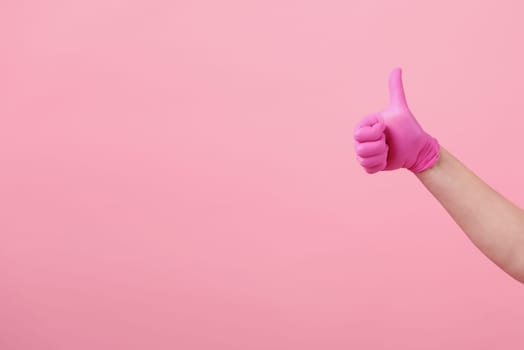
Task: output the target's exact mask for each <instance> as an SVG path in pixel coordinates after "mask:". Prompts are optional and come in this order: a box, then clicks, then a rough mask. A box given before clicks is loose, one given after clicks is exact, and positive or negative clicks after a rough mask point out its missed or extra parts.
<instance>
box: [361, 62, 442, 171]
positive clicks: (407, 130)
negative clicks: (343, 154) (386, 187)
mask: <svg viewBox="0 0 524 350" xmlns="http://www.w3.org/2000/svg"><path fill="white" fill-rule="evenodd" d="M389 93H390V104H389V107H388V108H387V109H386V110H385V111H383V112H380V113H374V114H370V115H367V116H366V117H364V118H362V120H361V121H360V122H359V123H358V124H357V126H356V127H355V131H354V138H355V151H356V153H357V160H358V162H359V163H360V165H361V166H362V167H363V168H364V169H365V170H366V172H368V173H370V174H373V173H376V172H378V171H381V170H395V169H399V168H406V169H409V170H410V171H412V172H414V173H419V172H421V171H424V170H426V169H428V168H430V167H431V166H432V165H433V164H435V162H436V161H437V160H438V158H439V155H440V146H439V143H438V141H437V140H436V139H435V138H433V137H432V136H431V135H429V134H428V133H426V132H425V131H424V130H423V129H422V127H421V126H420V125H419V123H418V122H417V120H416V119H415V117H414V116H413V114H412V113H411V112H410V110H409V108H408V104H407V102H406V97H405V95H404V88H403V86H402V71H401V69H400V68H396V69H394V70H393V71H392V72H391V74H390V76H389Z"/></svg>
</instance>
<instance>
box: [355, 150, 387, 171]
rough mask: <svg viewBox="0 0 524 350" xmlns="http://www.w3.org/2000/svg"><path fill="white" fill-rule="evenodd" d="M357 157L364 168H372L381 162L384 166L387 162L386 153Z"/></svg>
mask: <svg viewBox="0 0 524 350" xmlns="http://www.w3.org/2000/svg"><path fill="white" fill-rule="evenodd" d="M357 159H358V162H359V163H360V165H362V166H363V167H364V168H373V167H376V166H378V165H381V164H383V165H384V167H385V166H386V162H387V153H381V154H377V155H374V156H371V157H361V156H358V157H357Z"/></svg>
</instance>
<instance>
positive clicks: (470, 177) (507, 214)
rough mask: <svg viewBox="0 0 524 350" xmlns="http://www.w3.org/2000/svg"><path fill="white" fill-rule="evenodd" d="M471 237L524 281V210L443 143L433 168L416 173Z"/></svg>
mask: <svg viewBox="0 0 524 350" xmlns="http://www.w3.org/2000/svg"><path fill="white" fill-rule="evenodd" d="M416 176H417V178H418V179H419V180H420V181H421V182H422V184H423V185H424V186H425V187H426V188H427V189H428V190H429V191H430V192H431V193H432V194H433V196H435V198H436V199H437V200H438V201H439V202H440V203H441V204H442V206H443V207H444V208H445V209H446V211H447V212H448V213H449V214H450V215H451V217H452V218H453V219H454V220H455V222H456V223H457V224H458V225H459V226H460V227H461V228H462V230H463V231H464V232H465V233H466V234H467V236H468V237H469V238H470V240H471V241H472V242H473V243H474V244H475V245H476V246H477V247H478V248H479V249H480V250H481V251H482V252H483V253H484V254H485V255H486V256H487V257H488V258H490V259H491V260H492V261H493V262H494V263H495V264H497V265H498V266H499V267H501V268H502V269H503V270H504V271H506V272H507V273H508V274H509V275H511V276H512V277H513V278H515V279H517V280H519V281H520V282H523V283H524V211H523V210H521V209H520V208H518V207H517V206H515V205H514V204H513V203H511V202H510V201H509V200H507V199H506V198H504V197H503V196H502V195H501V194H499V193H498V192H496V191H495V190H494V189H492V188H491V187H490V186H488V185H487V184H486V183H485V182H484V181H482V180H481V179H480V178H479V177H478V176H476V175H475V174H474V173H473V172H472V171H471V170H469V169H468V168H466V167H465V166H464V165H463V164H462V163H461V162H460V161H459V160H458V159H457V158H455V157H454V156H453V155H452V154H451V153H449V152H448V151H447V150H446V149H445V148H444V147H441V151H440V158H439V160H438V161H437V162H436V163H435V165H434V166H433V167H431V168H430V169H428V170H426V171H423V172H421V173H418V174H416Z"/></svg>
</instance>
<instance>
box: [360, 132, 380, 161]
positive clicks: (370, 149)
mask: <svg viewBox="0 0 524 350" xmlns="http://www.w3.org/2000/svg"><path fill="white" fill-rule="evenodd" d="M355 150H356V153H357V154H358V155H359V156H361V157H371V156H374V155H377V154H382V153H385V152H387V150H388V145H387V143H386V135H385V134H384V133H382V137H381V138H380V139H379V140H378V141H369V142H355Z"/></svg>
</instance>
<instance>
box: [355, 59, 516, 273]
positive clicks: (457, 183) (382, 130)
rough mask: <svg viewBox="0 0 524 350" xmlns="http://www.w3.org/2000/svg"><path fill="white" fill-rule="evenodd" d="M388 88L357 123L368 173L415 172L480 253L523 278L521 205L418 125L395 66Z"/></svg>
mask: <svg viewBox="0 0 524 350" xmlns="http://www.w3.org/2000/svg"><path fill="white" fill-rule="evenodd" d="M389 89H390V96H391V101H390V105H389V107H388V108H387V109H386V110H384V111H382V112H380V113H373V114H370V115H368V116H366V117H364V118H362V119H361V120H360V121H359V123H358V124H357V125H356V127H355V130H354V138H355V151H356V154H357V160H358V162H359V163H360V165H361V166H362V167H363V168H364V169H365V170H366V172H368V173H370V174H373V173H376V172H378V171H388V170H396V169H401V168H405V169H408V170H409V171H411V172H412V173H414V174H415V175H416V177H417V178H418V179H419V180H420V181H421V182H422V184H423V185H424V186H425V187H426V188H427V189H428V190H429V191H430V192H431V193H432V194H433V196H434V197H435V198H436V199H437V200H438V201H439V202H440V203H441V204H442V206H443V207H444V208H445V209H446V211H447V212H448V213H449V214H450V216H451V217H452V218H453V220H455V222H456V223H457V224H458V225H459V226H460V228H461V229H462V230H463V231H464V232H465V233H466V235H467V236H468V237H469V239H470V240H471V241H472V242H473V243H474V244H475V245H476V246H477V247H478V248H479V249H480V250H481V251H482V253H484V254H485V255H486V256H487V257H488V258H489V259H491V260H492V261H493V262H494V263H495V264H496V265H498V266H499V267H500V268H502V269H503V270H504V271H505V272H506V273H508V274H509V275H510V276H512V277H513V278H515V279H516V280H518V281H520V282H522V283H524V211H523V210H522V209H520V208H518V207H517V206H515V205H514V204H513V203H511V202H510V201H509V200H507V199H506V198H504V197H503V196H502V195H501V194H499V193H498V192H496V191H495V190H494V189H493V188H491V187H490V186H489V185H487V184H486V183H485V182H484V181H483V180H482V179H480V178H479V177H478V176H477V175H475V174H474V173H473V172H472V171H471V170H470V169H468V168H467V167H466V166H465V165H464V164H462V163H461V162H460V161H459V160H458V159H457V158H456V157H454V156H453V155H452V154H451V153H450V152H449V151H448V150H447V149H445V148H444V147H442V146H441V145H440V144H439V142H438V141H437V140H436V139H435V138H434V137H432V136H431V135H429V134H428V133H426V132H425V131H424V130H423V129H422V127H421V126H420V124H419V123H418V121H417V120H416V119H415V117H414V116H413V114H412V113H411V111H410V110H409V107H408V105H407V102H406V98H405V94H404V88H403V85H402V79H401V70H400V69H398V68H397V69H394V70H393V71H392V72H391V74H390V79H389Z"/></svg>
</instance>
